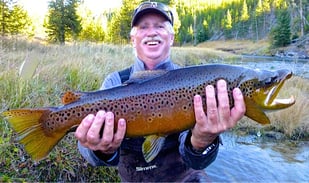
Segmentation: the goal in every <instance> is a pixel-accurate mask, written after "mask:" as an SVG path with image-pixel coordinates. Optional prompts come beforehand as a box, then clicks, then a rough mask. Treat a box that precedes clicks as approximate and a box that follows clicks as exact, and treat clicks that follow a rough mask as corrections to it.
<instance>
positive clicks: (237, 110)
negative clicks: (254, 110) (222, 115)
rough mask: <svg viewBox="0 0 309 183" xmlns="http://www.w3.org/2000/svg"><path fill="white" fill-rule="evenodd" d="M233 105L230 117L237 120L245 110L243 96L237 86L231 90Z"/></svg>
mask: <svg viewBox="0 0 309 183" xmlns="http://www.w3.org/2000/svg"><path fill="white" fill-rule="evenodd" d="M233 98H234V107H233V108H232V109H231V118H232V120H234V121H239V120H240V119H241V118H242V117H243V116H244V114H245V112H246V105H245V102H244V97H243V95H242V93H241V91H240V89H239V88H235V89H234V90H233Z"/></svg>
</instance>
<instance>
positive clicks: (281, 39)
mask: <svg viewBox="0 0 309 183" xmlns="http://www.w3.org/2000/svg"><path fill="white" fill-rule="evenodd" d="M290 23H291V20H290V14H289V12H288V11H287V9H283V10H278V16H277V25H276V26H275V27H274V29H273V30H272V32H271V34H270V35H271V38H272V39H271V40H272V43H271V45H272V46H273V47H282V46H287V45H289V44H290V42H291V26H290Z"/></svg>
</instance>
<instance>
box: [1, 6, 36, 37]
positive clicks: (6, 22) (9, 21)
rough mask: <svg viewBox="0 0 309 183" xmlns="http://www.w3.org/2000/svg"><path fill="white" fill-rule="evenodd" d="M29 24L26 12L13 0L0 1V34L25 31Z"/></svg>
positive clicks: (13, 33)
mask: <svg viewBox="0 0 309 183" xmlns="http://www.w3.org/2000/svg"><path fill="white" fill-rule="evenodd" d="M30 25H31V21H30V18H29V16H28V14H27V12H26V11H25V10H24V9H22V7H21V6H19V5H17V4H16V2H15V1H13V0H1V1H0V29H1V35H2V36H3V35H7V34H11V35H16V34H20V33H23V32H25V30H26V29H27V27H28V26H30Z"/></svg>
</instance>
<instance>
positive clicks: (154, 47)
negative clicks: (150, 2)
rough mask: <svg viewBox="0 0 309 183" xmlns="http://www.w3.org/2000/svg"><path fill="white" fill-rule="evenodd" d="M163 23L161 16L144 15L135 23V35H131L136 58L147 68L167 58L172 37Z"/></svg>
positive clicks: (163, 19)
mask: <svg viewBox="0 0 309 183" xmlns="http://www.w3.org/2000/svg"><path fill="white" fill-rule="evenodd" d="M165 21H166V19H165V18H164V17H163V16H161V15H158V14H153V13H148V14H145V15H144V16H143V17H141V18H140V20H139V22H138V23H137V30H136V33H135V34H134V35H132V43H133V46H134V47H135V48H136V53H137V56H138V58H139V59H141V60H142V61H144V62H145V64H146V65H147V66H148V64H152V65H153V66H155V65H157V64H158V63H160V62H161V61H163V60H164V59H166V58H167V57H168V56H169V52H170V47H171V45H172V44H173V40H174V35H173V34H171V33H170V32H169V31H168V29H167V25H166V23H165ZM148 67H149V66H148Z"/></svg>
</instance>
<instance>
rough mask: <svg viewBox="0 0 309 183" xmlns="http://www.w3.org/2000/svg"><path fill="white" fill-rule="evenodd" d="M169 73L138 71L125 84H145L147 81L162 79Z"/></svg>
mask: <svg viewBox="0 0 309 183" xmlns="http://www.w3.org/2000/svg"><path fill="white" fill-rule="evenodd" d="M167 72H168V71H166V70H147V71H138V72H135V73H133V75H132V76H131V77H130V79H129V80H128V81H126V82H124V84H130V83H143V82H145V81H148V80H151V79H154V78H157V77H160V76H162V75H164V74H166V73H167Z"/></svg>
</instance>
